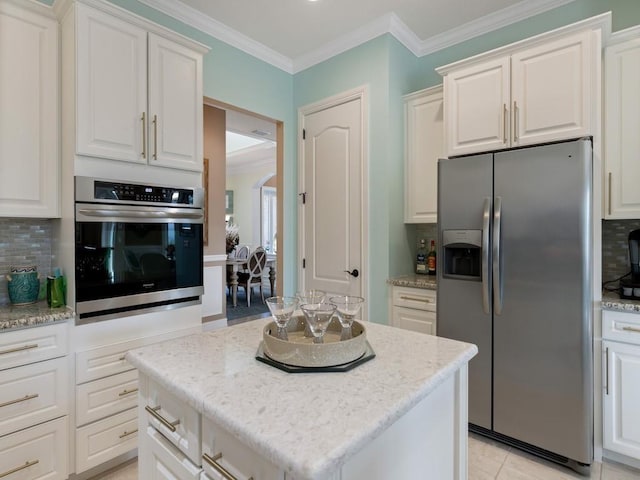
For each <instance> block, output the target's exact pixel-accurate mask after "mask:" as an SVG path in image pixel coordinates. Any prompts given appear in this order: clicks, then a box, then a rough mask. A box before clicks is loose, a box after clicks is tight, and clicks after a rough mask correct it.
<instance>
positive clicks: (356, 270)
mask: <svg viewBox="0 0 640 480" xmlns="http://www.w3.org/2000/svg"><path fill="white" fill-rule="evenodd" d="M344 272H345V273H348V274H349V275H351V276H352V277H353V278H358V275H360V272H359V271H358V269H357V268H354V269H353V270H352V271H349V270H345V271H344Z"/></svg>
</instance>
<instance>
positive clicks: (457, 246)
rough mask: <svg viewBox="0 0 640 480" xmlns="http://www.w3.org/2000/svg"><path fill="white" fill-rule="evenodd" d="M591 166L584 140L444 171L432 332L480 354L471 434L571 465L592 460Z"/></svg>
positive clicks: (445, 163) (473, 159) (458, 163)
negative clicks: (434, 327) (472, 346)
mask: <svg viewBox="0 0 640 480" xmlns="http://www.w3.org/2000/svg"><path fill="white" fill-rule="evenodd" d="M591 159H592V146H591V140H590V139H579V140H574V141H570V142H564V143H557V144H548V145H542V146H536V147H530V148H523V149H517V150H510V151H503V152H497V153H490V154H482V155H472V156H467V157H458V158H453V159H443V160H440V162H439V164H438V235H439V247H438V249H439V252H438V253H439V258H440V259H441V260H440V268H439V271H438V292H437V295H438V299H437V302H438V312H437V315H438V319H437V332H438V335H440V336H444V337H449V338H453V339H458V340H463V341H466V342H470V343H475V344H476V345H477V346H478V350H479V353H478V355H477V356H476V357H475V358H474V359H472V360H471V362H470V365H469V423H470V426H471V428H472V429H474V430H477V431H479V432H481V433H483V434H485V435H490V436H494V437H496V438H499V439H502V440H504V441H507V442H511V443H514V444H516V445H518V446H521V447H523V448H527V449H529V450H532V451H534V452H535V453H538V454H541V455H543V456H547V457H548V458H551V459H553V460H555V461H558V462H561V463H568V464H570V466H573V467H574V468H576V466H575V465H572V464H575V463H577V464H578V465H580V464H583V465H584V464H590V463H591V462H592V458H593V404H592V388H593V385H592V371H593V370H592V369H593V367H592V363H593V359H592V326H591V325H592V321H591V257H590V252H591V203H592V199H591V178H592V161H591ZM521 442H524V444H521Z"/></svg>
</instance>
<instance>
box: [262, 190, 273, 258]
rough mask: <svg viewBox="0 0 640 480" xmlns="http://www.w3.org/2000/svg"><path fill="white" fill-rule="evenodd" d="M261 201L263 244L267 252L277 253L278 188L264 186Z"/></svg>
mask: <svg viewBox="0 0 640 480" xmlns="http://www.w3.org/2000/svg"><path fill="white" fill-rule="evenodd" d="M260 203H261V211H262V230H261V244H262V245H263V246H264V249H265V250H266V251H267V252H271V253H276V250H277V242H276V225H277V217H276V212H277V200H276V189H275V188H274V187H262V189H261V194H260Z"/></svg>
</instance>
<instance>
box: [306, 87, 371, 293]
mask: <svg viewBox="0 0 640 480" xmlns="http://www.w3.org/2000/svg"><path fill="white" fill-rule="evenodd" d="M362 102H363V99H362V98H360V97H358V98H352V99H350V100H348V101H343V102H341V103H337V104H333V105H330V106H326V107H324V108H321V109H318V110H316V111H311V112H308V113H306V114H305V115H304V117H303V123H302V124H303V128H304V140H303V143H304V147H303V165H302V171H303V173H302V183H303V185H302V191H303V192H304V193H305V195H304V204H303V206H302V208H303V215H302V218H303V221H302V223H303V228H302V232H303V242H302V243H303V245H302V255H303V259H304V262H303V264H304V268H303V274H302V277H303V278H302V280H303V282H304V283H303V288H304V289H311V288H314V289H319V290H323V291H325V292H327V293H336V294H345V295H362V294H363V288H362V286H363V284H364V283H363V270H364V267H365V265H364V261H363V254H362V252H363V208H362V193H363V190H362V188H363V187H362V183H363V182H362V176H363V175H362V166H363V161H362V159H363V151H362V145H363V125H362V118H363V115H362ZM356 271H357V273H356ZM348 272H352V273H351V274H350V273H348ZM365 273H366V272H365Z"/></svg>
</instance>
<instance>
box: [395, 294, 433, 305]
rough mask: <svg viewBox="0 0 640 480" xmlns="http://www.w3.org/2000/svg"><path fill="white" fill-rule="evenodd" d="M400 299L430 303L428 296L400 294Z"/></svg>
mask: <svg viewBox="0 0 640 480" xmlns="http://www.w3.org/2000/svg"><path fill="white" fill-rule="evenodd" d="M400 300H411V301H412V302H423V303H431V300H429V299H428V298H419V297H408V296H406V295H401V296H400Z"/></svg>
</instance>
